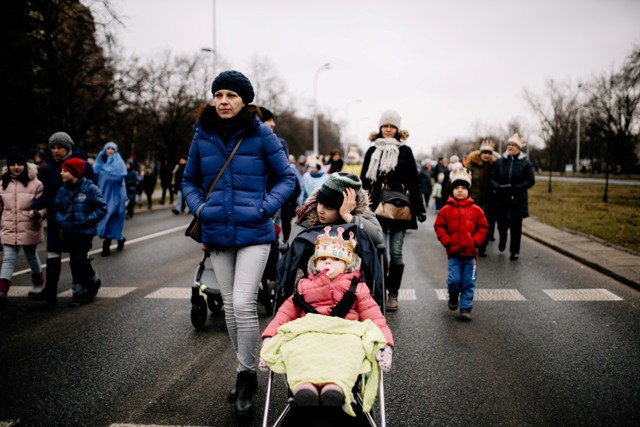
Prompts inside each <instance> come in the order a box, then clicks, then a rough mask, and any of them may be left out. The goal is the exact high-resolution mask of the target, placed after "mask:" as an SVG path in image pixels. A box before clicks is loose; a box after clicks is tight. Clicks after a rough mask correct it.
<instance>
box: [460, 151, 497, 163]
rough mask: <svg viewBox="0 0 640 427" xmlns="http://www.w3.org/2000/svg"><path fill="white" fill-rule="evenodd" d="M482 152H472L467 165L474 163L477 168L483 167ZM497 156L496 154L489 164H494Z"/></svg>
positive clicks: (468, 156)
mask: <svg viewBox="0 0 640 427" xmlns="http://www.w3.org/2000/svg"><path fill="white" fill-rule="evenodd" d="M481 154H482V153H481V152H480V150H476V151H472V152H471V153H469V154H468V155H467V164H469V163H473V164H474V165H477V166H482V156H481ZM496 154H497V153H494V154H493V155H492V156H491V159H490V160H489V164H494V163H495V162H496Z"/></svg>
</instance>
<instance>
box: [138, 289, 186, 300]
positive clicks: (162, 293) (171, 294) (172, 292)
mask: <svg viewBox="0 0 640 427" xmlns="http://www.w3.org/2000/svg"><path fill="white" fill-rule="evenodd" d="M145 298H156V299H189V298H191V289H190V288H160V289H158V290H157V291H154V292H151V293H150V294H149V295H147V296H145Z"/></svg>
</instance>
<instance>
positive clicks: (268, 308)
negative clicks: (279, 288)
mask: <svg viewBox="0 0 640 427" xmlns="http://www.w3.org/2000/svg"><path fill="white" fill-rule="evenodd" d="M266 282H267V283H266V286H264V285H263V286H264V287H263V288H262V289H260V290H259V291H258V302H260V304H262V305H263V306H264V311H265V312H266V313H267V316H272V315H273V303H274V300H275V292H276V291H275V285H274V284H273V283H272V282H271V281H269V280H267V281H266Z"/></svg>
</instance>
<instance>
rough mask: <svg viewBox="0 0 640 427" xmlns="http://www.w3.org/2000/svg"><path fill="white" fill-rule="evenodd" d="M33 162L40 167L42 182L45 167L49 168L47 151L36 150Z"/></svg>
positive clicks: (39, 173) (39, 174)
mask: <svg viewBox="0 0 640 427" xmlns="http://www.w3.org/2000/svg"><path fill="white" fill-rule="evenodd" d="M33 163H35V165H36V166H37V167H38V179H39V180H40V182H42V180H43V179H44V178H43V176H44V174H45V169H46V168H47V152H46V151H44V150H38V151H36V153H35V154H34V155H33Z"/></svg>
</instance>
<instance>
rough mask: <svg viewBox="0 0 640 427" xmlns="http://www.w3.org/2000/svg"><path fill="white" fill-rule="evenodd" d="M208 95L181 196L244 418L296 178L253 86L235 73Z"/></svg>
mask: <svg viewBox="0 0 640 427" xmlns="http://www.w3.org/2000/svg"><path fill="white" fill-rule="evenodd" d="M211 92H212V93H213V100H214V105H213V106H210V105H207V106H205V107H204V109H203V110H202V111H201V113H200V115H199V119H198V122H197V123H196V125H195V126H194V130H195V133H194V136H193V141H192V142H191V146H190V148H189V160H188V161H187V162H186V168H185V169H184V175H183V177H182V191H183V193H184V197H185V200H186V203H187V205H188V206H189V210H190V211H191V212H193V214H194V215H195V216H196V217H199V218H200V221H201V224H202V244H203V245H205V246H207V247H209V248H211V249H213V250H212V251H211V263H212V266H213V269H214V270H215V272H216V278H217V279H218V283H219V284H220V293H221V295H222V300H223V303H224V314H225V320H226V324H227V330H228V332H229V337H230V338H231V343H232V345H233V349H234V350H235V352H236V356H237V362H238V363H237V366H236V367H235V369H234V371H235V372H236V374H237V376H236V385H235V386H234V387H233V388H232V390H231V392H230V393H229V400H230V401H232V402H234V404H235V412H236V415H237V416H238V417H240V418H244V417H246V416H248V415H250V414H251V413H252V411H253V401H252V399H253V393H254V392H255V390H256V388H257V375H256V357H257V343H258V334H259V324H258V312H257V300H256V295H257V292H258V287H259V284H260V279H261V277H262V273H263V271H264V268H265V265H266V262H267V258H268V256H269V251H270V249H271V243H272V242H273V241H274V240H275V239H276V235H275V227H274V226H273V221H272V220H271V217H272V216H273V215H275V213H276V212H277V211H278V210H279V209H280V208H281V207H282V205H283V204H284V202H285V201H286V200H287V199H288V198H289V196H290V195H291V193H292V192H293V189H294V187H295V176H294V175H293V172H292V171H291V168H290V167H289V160H288V158H287V156H285V154H284V149H283V147H282V144H281V142H280V141H279V140H278V138H277V137H276V135H275V134H274V133H273V131H272V130H271V128H270V127H269V126H267V125H265V124H264V123H262V122H261V121H260V119H259V118H258V108H257V107H256V106H254V105H249V103H250V102H251V101H252V100H253V98H254V91H253V87H252V85H251V82H250V81H249V79H247V78H246V77H245V76H244V75H243V74H242V73H240V72H238V71H232V70H231V71H223V72H222V73H220V74H219V75H218V76H217V77H216V78H215V79H214V81H213V84H212V86H211ZM234 149H236V150H237V151H236V154H235V155H233V157H232V158H231V159H230V156H231V155H232V152H233V151H234ZM227 160H229V164H228V167H227V168H226V169H225V170H224V172H223V173H222V174H221V175H220V180H219V182H218V183H217V184H216V186H215V187H214V188H213V189H211V188H212V184H213V182H214V180H215V179H216V177H217V176H218V174H219V173H220V172H221V170H222V167H223V165H224V164H225V162H227ZM176 179H177V177H176ZM268 181H270V185H271V188H268ZM177 182H179V181H177ZM210 190H211V194H210V197H208V196H207V195H208V194H209V191H210Z"/></svg>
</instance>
